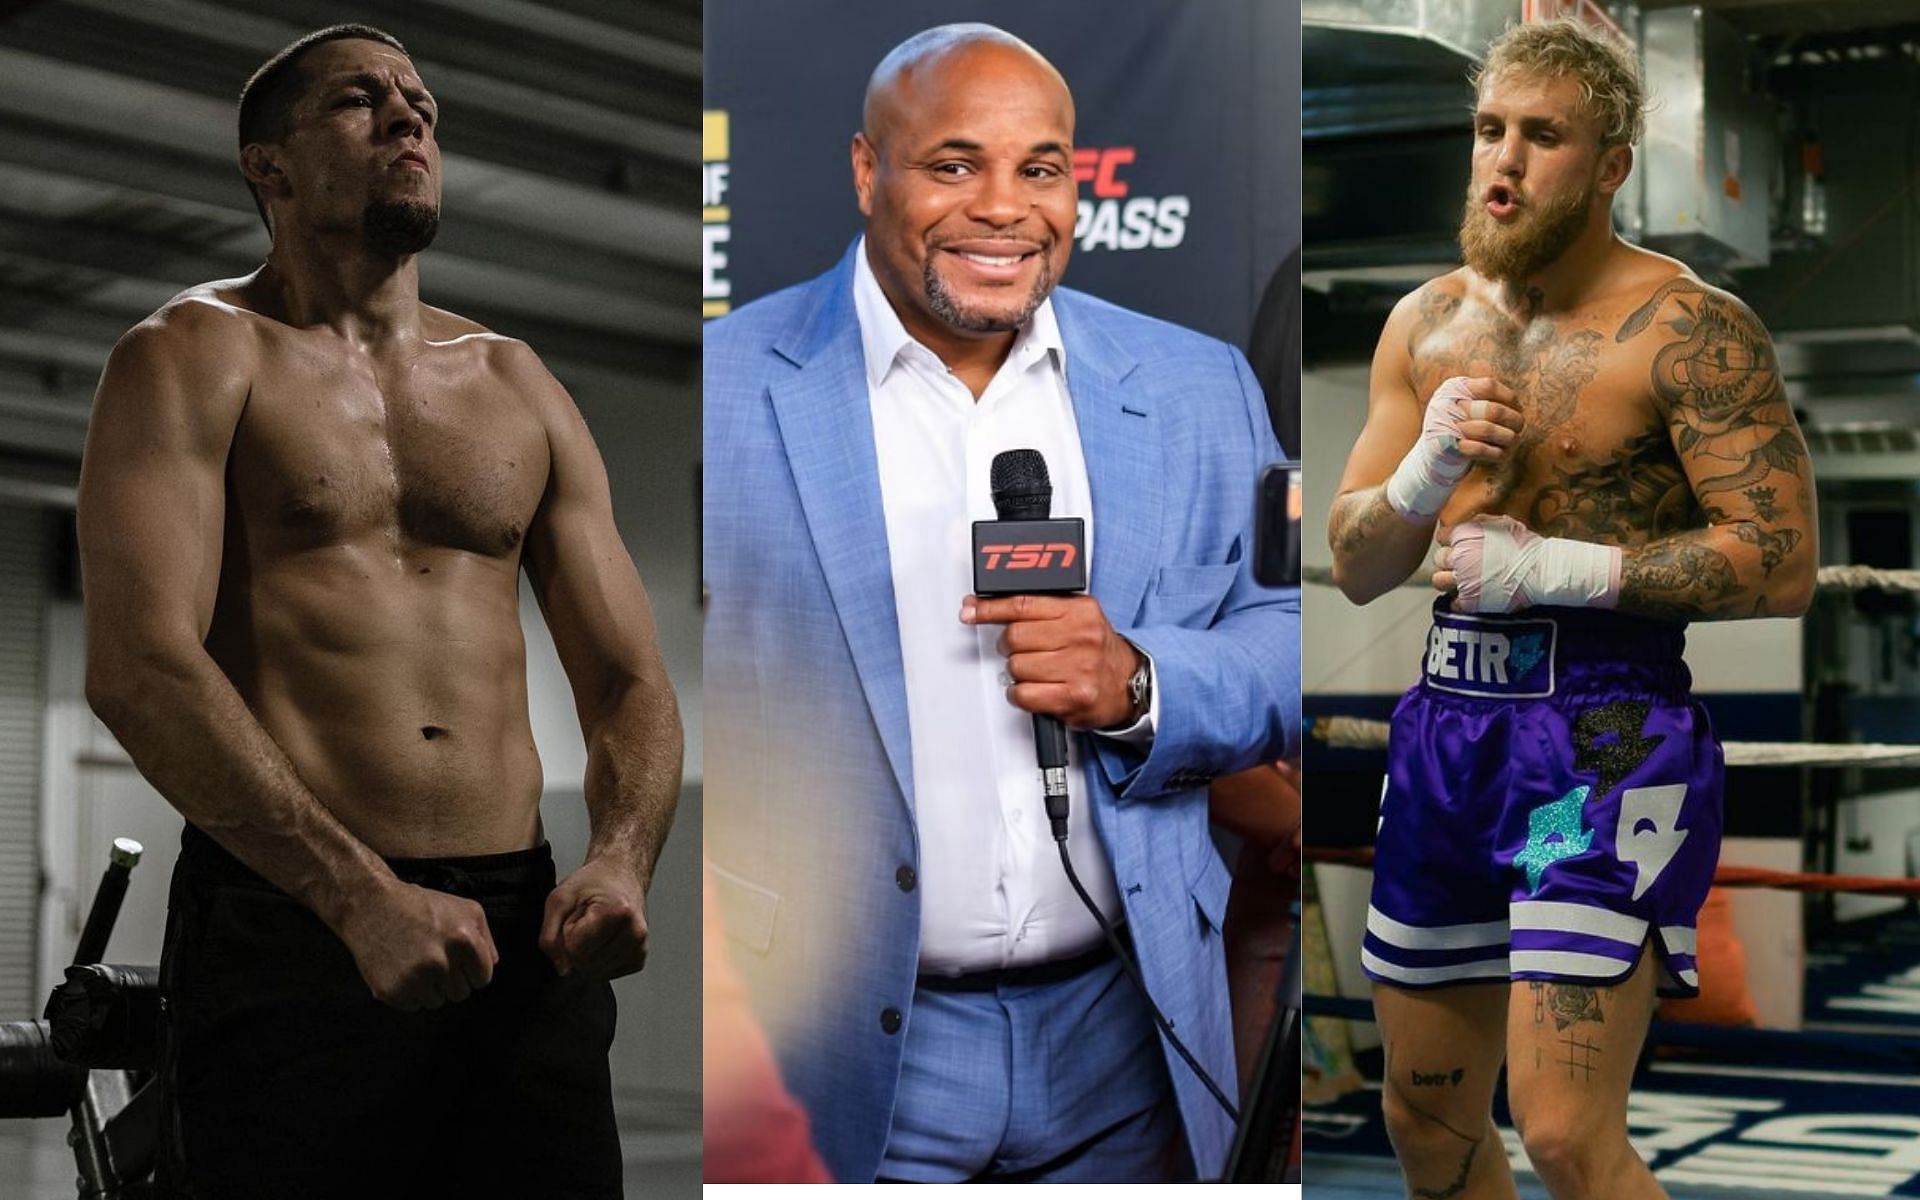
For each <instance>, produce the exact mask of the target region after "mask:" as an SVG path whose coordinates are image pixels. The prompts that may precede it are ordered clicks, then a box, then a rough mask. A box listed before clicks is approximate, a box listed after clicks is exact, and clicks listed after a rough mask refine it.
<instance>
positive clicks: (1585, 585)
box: [1447, 517, 1623, 613]
mask: <svg viewBox="0 0 1920 1200" xmlns="http://www.w3.org/2000/svg"><path fill="white" fill-rule="evenodd" d="M1622 557H1623V555H1622V552H1621V550H1620V547H1618V546H1602V545H1599V544H1597V543H1595V542H1577V541H1574V540H1573V539H1572V538H1543V537H1541V536H1539V535H1538V534H1536V533H1534V532H1533V531H1532V530H1530V529H1528V528H1527V527H1526V526H1525V525H1522V524H1521V523H1520V522H1518V521H1516V520H1514V519H1513V518H1512V517H1480V518H1478V519H1476V520H1473V521H1469V522H1467V523H1465V524H1463V525H1461V526H1460V527H1459V528H1457V529H1455V530H1454V531H1453V539H1452V542H1451V545H1450V549H1449V553H1448V556H1447V568H1448V569H1449V570H1451V571H1452V572H1453V577H1454V583H1455V586H1456V588H1457V589H1458V592H1459V597H1460V608H1461V609H1462V610H1463V611H1466V612H1477V613H1490V612H1491V613H1505V612H1514V611H1516V610H1519V609H1522V608H1531V607H1533V606H1534V605H1536V604H1560V605H1567V606H1569V607H1574V608H1612V607H1614V605H1616V604H1618V603H1619V601H1620V564H1621V560H1622Z"/></svg>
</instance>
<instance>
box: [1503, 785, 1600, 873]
mask: <svg viewBox="0 0 1920 1200" xmlns="http://www.w3.org/2000/svg"><path fill="white" fill-rule="evenodd" d="M1587 791H1588V789H1587V787H1586V785H1584V784H1582V785H1581V786H1579V787H1577V788H1574V789H1573V790H1572V791H1570V792H1568V793H1567V794H1566V795H1564V796H1562V797H1560V798H1559V799H1558V800H1555V801H1553V802H1552V803H1549V804H1542V805H1541V806H1540V807H1538V808H1536V809H1534V810H1533V811H1532V812H1530V813H1528V814H1527V844H1526V845H1525V846H1524V847H1522V848H1521V851H1520V853H1518V854H1516V855H1514V856H1513V865H1514V866H1516V867H1521V868H1524V869H1525V870H1526V872H1527V894H1528V895H1533V894H1535V893H1538V892H1539V890H1540V876H1541V875H1542V874H1544V873H1545V872H1546V869H1547V868H1548V867H1550V866H1552V865H1553V864H1554V863H1557V862H1559V861H1560V860H1561V859H1563V858H1572V857H1574V856H1575V855H1578V854H1585V853H1586V852H1587V847H1588V846H1590V845H1592V844H1593V830H1591V829H1589V828H1587V825H1586V822H1585V821H1584V820H1583V819H1582V818H1581V815H1580V809H1581V808H1582V807H1583V806H1584V805H1585V804H1586V802H1587Z"/></svg>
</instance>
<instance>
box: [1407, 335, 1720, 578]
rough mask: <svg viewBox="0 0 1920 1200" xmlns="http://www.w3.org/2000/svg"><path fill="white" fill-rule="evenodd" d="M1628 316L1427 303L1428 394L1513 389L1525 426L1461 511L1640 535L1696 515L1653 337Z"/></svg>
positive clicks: (1543, 525)
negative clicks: (1459, 386)
mask: <svg viewBox="0 0 1920 1200" xmlns="http://www.w3.org/2000/svg"><path fill="white" fill-rule="evenodd" d="M1619 326H1620V314H1615V313H1593V314H1583V315H1576V316H1572V317H1563V318H1556V319H1548V318H1539V319H1533V320H1515V319H1513V318H1512V317H1510V316H1508V315H1507V314H1504V313H1500V312H1497V311H1494V310H1492V309H1489V308H1487V307H1485V306H1477V305H1475V304H1474V303H1473V302H1472V301H1470V300H1469V301H1460V300H1459V299H1457V298H1452V297H1441V298H1438V299H1432V300H1429V302H1428V304H1427V305H1425V306H1423V310H1422V320H1421V322H1420V323H1419V324H1418V325H1417V326H1416V328H1415V330H1414V332H1413V334H1412V336H1411V338H1410V341H1409V345H1408V350H1409V353H1410V356H1411V360H1412V364H1413V372H1414V385H1415V388H1416V390H1417V393H1418V395H1419V396H1420V397H1421V398H1422V399H1423V400H1424V399H1425V398H1426V397H1427V396H1430V395H1431V394H1432V393H1433V390H1434V389H1435V388H1437V387H1438V386H1439V385H1440V383H1441V382H1442V381H1443V380H1445V379H1448V378H1450V377H1452V376H1456V375H1464V376H1467V377H1470V378H1473V377H1483V376H1484V377H1490V378H1493V379H1496V380H1498V381H1499V382H1501V383H1502V384H1505V385H1506V386H1507V388H1508V389H1510V390H1511V391H1512V393H1513V396H1514V401H1513V403H1514V407H1515V408H1517V409H1519V410H1520V412H1521V413H1522V415H1523V416H1524V418H1525V426H1524V428H1523V429H1522V431H1521V434H1520V437H1519V438H1518V440H1517V441H1516V443H1515V445H1514V446H1513V447H1512V448H1511V449H1510V450H1509V452H1508V455H1507V457H1506V460H1505V461H1504V462H1502V463H1500V464H1498V465H1497V466H1494V467H1492V468H1488V469H1479V470H1476V471H1475V472H1474V473H1473V476H1472V477H1471V478H1470V480H1469V484H1468V486H1466V487H1463V489H1462V492H1461V494H1460V496H1459V500H1460V502H1461V503H1460V508H1461V509H1462V510H1464V511H1463V512H1450V514H1449V515H1450V516H1451V517H1452V518H1453V519H1459V517H1460V516H1462V515H1465V511H1471V512H1499V513H1505V514H1507V515H1510V516H1513V517H1517V518H1518V519H1520V520H1522V521H1524V522H1525V523H1526V524H1527V525H1529V526H1530V527H1532V528H1533V529H1535V530H1537V531H1539V532H1542V533H1549V534H1555V535H1565V536H1576V537H1593V538H1601V539H1603V540H1609V541H1624V542H1635V541H1639V540H1641V539H1642V538H1643V537H1646V536H1655V535H1657V534H1659V533H1665V532H1669V531H1671V530H1673V529H1677V528H1684V527H1688V526H1690V525H1692V524H1693V523H1695V522H1696V521H1697V520H1698V515H1697V512H1695V511H1694V506H1693V504H1692V497H1691V493H1690V491H1689V490H1688V489H1687V487H1686V481H1685V476H1684V473H1683V472H1682V470H1681V468H1680V462H1679V458H1678V455H1677V453H1676V452H1675V450H1674V447H1673V443H1672V436H1671V433H1670V431H1669V430H1668V429H1667V428H1666V422H1665V420H1664V418H1663V416H1662V414H1661V411H1660V408H1659V406H1658V405H1657V404H1656V403H1655V391H1654V384H1653V378H1652V374H1651V372H1652V371H1653V369H1654V363H1653V361H1652V358H1651V356H1650V350H1649V347H1648V346H1647V345H1645V344H1643V343H1644V342H1645V339H1641V340H1640V341H1634V340H1631V339H1630V340H1627V341H1624V342H1623V341H1621V340H1620V339H1618V338H1617V337H1616V331H1617V329H1618V328H1619Z"/></svg>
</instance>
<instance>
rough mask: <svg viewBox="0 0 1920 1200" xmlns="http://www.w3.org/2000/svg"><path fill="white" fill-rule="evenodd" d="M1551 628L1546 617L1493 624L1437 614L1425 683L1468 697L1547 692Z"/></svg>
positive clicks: (1429, 633)
mask: <svg viewBox="0 0 1920 1200" xmlns="http://www.w3.org/2000/svg"><path fill="white" fill-rule="evenodd" d="M1554 632H1555V629H1554V624H1553V622H1552V621H1550V620H1543V621H1503V622H1499V623H1498V624H1495V623H1492V622H1481V621H1478V620H1477V619H1475V618H1472V617H1456V616H1453V615H1451V614H1446V613H1440V614H1436V615H1435V617H1434V622H1433V628H1432V629H1430V630H1428V631H1427V658H1426V663H1425V672H1424V673H1425V675H1426V679H1427V684H1428V686H1430V687H1435V688H1439V689H1441V690H1443V691H1449V692H1458V693H1460V694H1462V695H1467V696H1547V695H1551V694H1552V692H1553V654H1552V647H1553V637H1554Z"/></svg>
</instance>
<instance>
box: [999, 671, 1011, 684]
mask: <svg viewBox="0 0 1920 1200" xmlns="http://www.w3.org/2000/svg"><path fill="white" fill-rule="evenodd" d="M1000 686H1001V687H1012V686H1013V675H1012V673H1010V672H1007V671H1002V672H1000Z"/></svg>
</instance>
